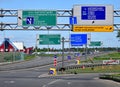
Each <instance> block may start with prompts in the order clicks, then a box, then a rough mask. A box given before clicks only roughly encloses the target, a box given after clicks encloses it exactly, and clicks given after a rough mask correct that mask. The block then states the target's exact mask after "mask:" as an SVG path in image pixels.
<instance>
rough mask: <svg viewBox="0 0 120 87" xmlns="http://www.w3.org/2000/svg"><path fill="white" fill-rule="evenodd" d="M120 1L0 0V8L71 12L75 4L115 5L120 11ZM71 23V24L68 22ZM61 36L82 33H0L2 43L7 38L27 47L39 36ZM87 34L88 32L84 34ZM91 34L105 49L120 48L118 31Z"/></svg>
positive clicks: (9, 19)
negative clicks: (66, 10)
mask: <svg viewBox="0 0 120 87" xmlns="http://www.w3.org/2000/svg"><path fill="white" fill-rule="evenodd" d="M119 3H120V0H0V8H2V9H15V10H19V9H22V10H34V9H35V10H41V9H45V10H46V9H48V10H51V9H55V10H58V9H61V10H65V9H68V10H71V9H72V8H73V5H75V4H82V5H86V4H93V5H94V4H95V5H97V4H99V5H102V4H103V5H106V4H109V5H113V6H114V10H117V9H120V5H119ZM0 22H7V23H8V22H9V23H10V22H12V23H16V22H17V18H0ZM68 23H69V22H68ZM114 23H118V24H119V23H120V20H119V18H114ZM48 33H49V34H60V35H61V37H65V38H69V36H70V34H78V33H81V32H76V33H73V32H70V31H23V30H21V31H17V30H12V31H7V30H5V31H0V43H2V41H3V40H4V38H5V37H7V38H10V40H11V41H13V42H15V41H17V42H23V43H24V45H25V46H26V47H30V46H33V47H35V45H36V35H37V34H48ZM84 33H86V32H84ZM89 33H90V34H91V41H101V42H103V45H102V46H103V47H120V42H118V39H117V38H116V36H117V31H114V32H106V33H105V32H94V33H93V32H89ZM38 47H39V48H43V47H48V46H46V45H38ZM49 47H50V48H61V45H50V46H49ZM65 47H69V43H68V42H66V43H65Z"/></svg>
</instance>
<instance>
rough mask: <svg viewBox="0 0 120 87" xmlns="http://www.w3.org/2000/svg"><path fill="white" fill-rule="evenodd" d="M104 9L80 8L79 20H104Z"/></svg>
mask: <svg viewBox="0 0 120 87" xmlns="http://www.w3.org/2000/svg"><path fill="white" fill-rule="evenodd" d="M105 14H106V9H105V6H82V7H81V19H82V20H105Z"/></svg>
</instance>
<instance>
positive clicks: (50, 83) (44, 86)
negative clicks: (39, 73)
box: [42, 79, 61, 87]
mask: <svg viewBox="0 0 120 87" xmlns="http://www.w3.org/2000/svg"><path fill="white" fill-rule="evenodd" d="M60 80H61V79H58V80H54V81H52V82H49V83H48V84H47V85H43V86H42V87H48V86H49V85H52V84H54V83H56V82H58V81H60Z"/></svg>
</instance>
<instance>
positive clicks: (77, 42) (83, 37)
mask: <svg viewBox="0 0 120 87" xmlns="http://www.w3.org/2000/svg"><path fill="white" fill-rule="evenodd" d="M70 38H71V40H70V41H71V42H70V43H71V46H82V45H84V44H87V34H71V37H70Z"/></svg>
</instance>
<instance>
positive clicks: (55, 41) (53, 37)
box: [39, 34, 61, 45]
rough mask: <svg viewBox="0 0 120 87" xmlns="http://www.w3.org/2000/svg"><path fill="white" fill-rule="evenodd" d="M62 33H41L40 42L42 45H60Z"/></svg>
mask: <svg viewBox="0 0 120 87" xmlns="http://www.w3.org/2000/svg"><path fill="white" fill-rule="evenodd" d="M60 43H61V41H60V35H59V34H49V35H47V34H41V35H39V44H40V45H59V44H60Z"/></svg>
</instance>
